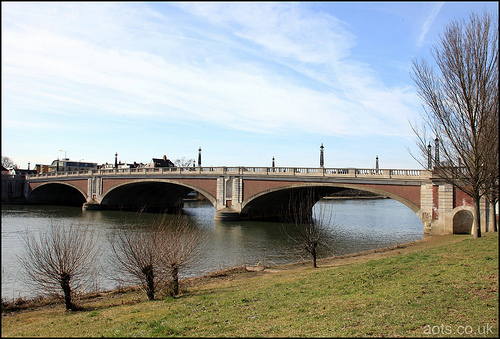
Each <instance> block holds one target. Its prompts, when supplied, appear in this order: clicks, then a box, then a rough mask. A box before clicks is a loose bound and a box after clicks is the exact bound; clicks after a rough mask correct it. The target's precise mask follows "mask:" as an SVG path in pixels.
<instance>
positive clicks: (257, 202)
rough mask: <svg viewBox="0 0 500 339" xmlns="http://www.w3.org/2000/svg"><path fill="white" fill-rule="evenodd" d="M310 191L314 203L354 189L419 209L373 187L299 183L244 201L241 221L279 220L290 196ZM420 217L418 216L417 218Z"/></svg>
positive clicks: (411, 203) (415, 209)
mask: <svg viewBox="0 0 500 339" xmlns="http://www.w3.org/2000/svg"><path fill="white" fill-rule="evenodd" d="M310 189H312V190H313V191H314V192H316V193H317V195H316V197H315V198H314V199H315V203H316V202H318V201H319V200H320V199H321V198H323V197H325V196H326V195H327V194H331V193H337V192H340V191H343V190H346V189H356V190H360V191H366V192H371V193H375V194H378V195H381V196H385V197H388V198H391V199H394V200H396V201H399V202H400V203H402V204H403V205H405V206H407V207H408V208H410V209H411V210H412V211H413V212H415V213H416V214H417V215H418V212H419V211H420V207H419V206H417V205H416V204H415V203H413V202H411V201H409V200H407V199H405V198H402V197H400V196H398V195H397V194H395V193H392V192H387V191H384V190H381V189H376V188H373V187H364V186H362V185H356V184H340V183H339V184H337V183H301V184H293V185H288V186H281V187H277V188H271V189H268V190H265V191H262V192H260V193H257V194H254V195H253V196H251V197H249V198H247V199H245V200H244V201H243V202H242V204H241V213H240V218H241V219H279V217H280V214H281V213H282V211H283V206H284V204H289V202H290V199H291V196H292V195H293V194H297V193H298V192H304V191H306V190H310ZM419 217H420V216H419Z"/></svg>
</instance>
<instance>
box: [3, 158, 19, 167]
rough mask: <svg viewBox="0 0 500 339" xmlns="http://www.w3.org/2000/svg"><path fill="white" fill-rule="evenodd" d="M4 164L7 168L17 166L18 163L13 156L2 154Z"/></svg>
mask: <svg viewBox="0 0 500 339" xmlns="http://www.w3.org/2000/svg"><path fill="white" fill-rule="evenodd" d="M2 166H3V167H5V168H16V167H17V164H16V163H15V162H14V161H13V160H12V159H11V158H9V157H7V156H5V155H2Z"/></svg>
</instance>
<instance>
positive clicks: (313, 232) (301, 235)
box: [281, 189, 331, 268]
mask: <svg viewBox="0 0 500 339" xmlns="http://www.w3.org/2000/svg"><path fill="white" fill-rule="evenodd" d="M319 199H320V197H319V196H318V195H317V193H315V192H314V190H312V189H311V190H308V191H307V192H303V191H301V192H299V193H298V194H290V199H289V205H288V206H287V208H286V209H284V211H283V212H282V217H281V219H282V221H283V224H282V227H283V229H284V231H285V233H286V234H287V235H288V236H289V237H290V239H292V240H293V241H294V242H295V243H296V244H297V246H298V248H299V249H300V250H303V251H305V252H307V253H309V254H310V255H311V257H312V260H313V267H315V268H317V267H318V266H317V256H318V247H319V246H326V245H327V244H326V243H325V242H324V241H323V235H324V226H325V225H328V224H331V215H330V217H329V218H327V217H326V215H325V213H324V210H323V209H319V210H315V209H314V208H313V207H314V204H315V203H316V202H317V201H318V200H319Z"/></svg>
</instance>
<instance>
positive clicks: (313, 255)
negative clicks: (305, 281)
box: [311, 244, 318, 268]
mask: <svg viewBox="0 0 500 339" xmlns="http://www.w3.org/2000/svg"><path fill="white" fill-rule="evenodd" d="M311 254H312V257H313V267H314V268H318V265H317V264H316V256H317V254H316V244H314V245H313V248H312V251H311Z"/></svg>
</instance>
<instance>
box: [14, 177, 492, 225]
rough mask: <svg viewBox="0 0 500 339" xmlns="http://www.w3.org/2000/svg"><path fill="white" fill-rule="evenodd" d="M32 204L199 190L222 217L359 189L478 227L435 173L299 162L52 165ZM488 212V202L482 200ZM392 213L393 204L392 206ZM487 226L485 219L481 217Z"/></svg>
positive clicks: (106, 202)
mask: <svg viewBox="0 0 500 339" xmlns="http://www.w3.org/2000/svg"><path fill="white" fill-rule="evenodd" d="M26 182H27V184H26V185H25V192H24V194H25V197H26V199H27V201H28V203H32V204H55V205H74V206H83V209H114V210H140V209H143V210H144V209H147V210H160V211H163V210H173V209H178V208H182V206H183V198H184V197H185V196H186V195H187V194H188V193H189V192H191V191H193V190H195V191H197V192H199V193H200V194H202V195H203V196H205V197H206V198H207V199H208V200H209V201H210V202H211V203H212V204H213V205H214V207H215V209H216V212H215V220H272V219H276V218H278V217H279V216H280V215H281V214H282V212H283V206H288V205H289V204H290V201H291V200H292V199H293V198H292V197H294V196H295V197H297V196H300V194H302V196H303V194H304V193H305V192H310V191H313V192H314V193H315V194H314V195H315V199H316V200H319V199H321V198H322V197H325V196H326V195H328V194H331V193H337V192H340V191H342V190H346V189H357V190H362V191H367V192H372V193H376V194H379V195H382V196H385V197H388V198H392V199H395V200H397V201H399V202H400V203H402V204H404V205H406V206H407V207H408V208H410V209H411V210H413V211H414V212H415V213H416V214H417V215H418V217H419V218H420V219H421V220H422V224H423V229H424V232H425V233H428V234H454V233H468V234H470V233H471V232H473V230H474V228H473V227H472V226H473V222H474V218H473V216H474V209H473V203H472V200H471V199H470V197H468V196H467V195H465V194H464V193H462V192H461V191H460V190H458V189H456V188H454V187H453V186H452V185H449V184H447V183H445V182H444V181H442V180H440V179H439V178H435V177H433V175H432V171H427V170H409V169H357V168H324V167H320V168H295V167H191V168H182V167H159V168H140V169H106V170H88V171H77V172H49V173H42V174H36V175H29V176H27V177H26ZM482 209H483V210H484V212H482V213H481V215H482V218H485V216H486V215H487V213H485V210H486V204H485V203H483V204H482ZM388 213H390V211H388ZM481 223H482V225H483V227H486V226H484V225H486V220H484V221H483V220H482V221H481Z"/></svg>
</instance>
